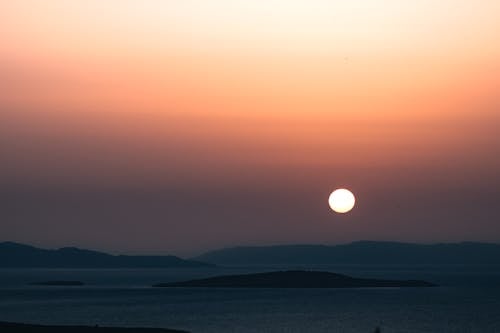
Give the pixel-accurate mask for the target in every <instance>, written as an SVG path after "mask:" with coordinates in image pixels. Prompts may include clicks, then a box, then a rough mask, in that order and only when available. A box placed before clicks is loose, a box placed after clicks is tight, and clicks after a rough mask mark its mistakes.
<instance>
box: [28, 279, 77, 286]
mask: <svg viewBox="0 0 500 333" xmlns="http://www.w3.org/2000/svg"><path fill="white" fill-rule="evenodd" d="M30 285H32V286H70V287H78V286H83V285H85V283H83V282H82V281H67V280H60V281H59V280H55V281H39V282H32V283H30Z"/></svg>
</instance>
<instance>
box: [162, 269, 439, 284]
mask: <svg viewBox="0 0 500 333" xmlns="http://www.w3.org/2000/svg"><path fill="white" fill-rule="evenodd" d="M434 286H436V285H435V284H433V283H430V282H427V281H421V280H381V279H367V278H354V277H350V276H347V275H343V274H336V273H331V272H321V271H303V270H295V271H277V272H266V273H256V274H243V275H224V276H215V277H210V278H205V279H196V280H189V281H180V282H170V283H159V284H155V285H153V287H189V288H193V287H201V288H391V287H392V288H394V287H434Z"/></svg>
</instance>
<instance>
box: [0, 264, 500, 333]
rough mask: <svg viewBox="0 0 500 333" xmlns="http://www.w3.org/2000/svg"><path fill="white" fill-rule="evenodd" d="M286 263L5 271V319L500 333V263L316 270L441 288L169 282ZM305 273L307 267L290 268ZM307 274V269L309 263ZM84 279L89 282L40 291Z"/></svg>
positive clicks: (0, 290) (208, 328) (1, 282)
mask: <svg viewBox="0 0 500 333" xmlns="http://www.w3.org/2000/svg"><path fill="white" fill-rule="evenodd" d="M281 268H283V267H247V268H238V269H234V268H186V269H161V270H152V269H141V270H102V269H99V270H92V269H84V270H67V269H64V270H58V269H51V270H44V269H3V270H0V321H12V322H26V323H37V324H64V325H95V324H99V325H101V326H142V327H169V328H178V329H185V330H189V331H191V332H193V333H197V332H199V333H211V332H217V333H224V332H241V333H247V332H290V333H292V332H319V333H321V332H336V331H337V332H347V333H349V332H372V331H373V329H374V328H375V327H376V326H379V327H381V329H382V332H384V333H385V332H481V333H484V332H500V311H498V309H500V267H497V268H494V269H492V268H491V267H475V268H465V267H459V266H453V267H446V268H442V267H423V266H422V267H402V266H400V267H366V266H364V267H359V266H342V267H316V268H317V269H321V270H329V271H333V272H338V273H343V274H348V275H351V276H356V277H371V278H393V279H422V280H426V281H430V282H434V283H437V284H439V285H440V287H437V288H387V289H369V288H367V289H307V290H305V289H257V290H256V289H237V290H234V289H206V288H173V289H170V288H166V289H158V288H151V287H150V286H151V285H152V284H155V283H159V282H172V281H179V280H185V279H194V278H203V277H208V276H214V275H222V274H240V273H250V272H259V271H265V270H267V271H270V270H275V269H281ZM287 268H297V267H287ZM300 268H303V267H300ZM51 280H74V281H83V282H85V285H84V286H34V285H29V283H32V282H36V281H51Z"/></svg>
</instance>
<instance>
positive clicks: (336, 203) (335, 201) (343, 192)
mask: <svg viewBox="0 0 500 333" xmlns="http://www.w3.org/2000/svg"><path fill="white" fill-rule="evenodd" d="M355 202H356V199H355V198H354V194H352V192H351V191H349V190H347V189H345V188H339V189H336V190H335V191H333V192H332V194H330V197H329V198H328V204H329V205H330V208H331V209H332V210H333V211H334V212H336V213H342V214H343V213H347V212H349V211H350V210H351V209H352V208H353V207H354V203H355Z"/></svg>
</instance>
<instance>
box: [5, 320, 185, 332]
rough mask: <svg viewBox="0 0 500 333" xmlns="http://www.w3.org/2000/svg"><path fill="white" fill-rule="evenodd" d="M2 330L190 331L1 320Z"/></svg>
mask: <svg viewBox="0 0 500 333" xmlns="http://www.w3.org/2000/svg"><path fill="white" fill-rule="evenodd" d="M0 331H1V332H9V333H63V332H64V333H66V332H71V333H93V332H96V331H98V332H102V333H189V332H188V331H181V330H173V329H166V328H143V327H104V326H98V325H95V326H52V325H50V326H48V325H30V324H18V323H9V322H1V321H0Z"/></svg>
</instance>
